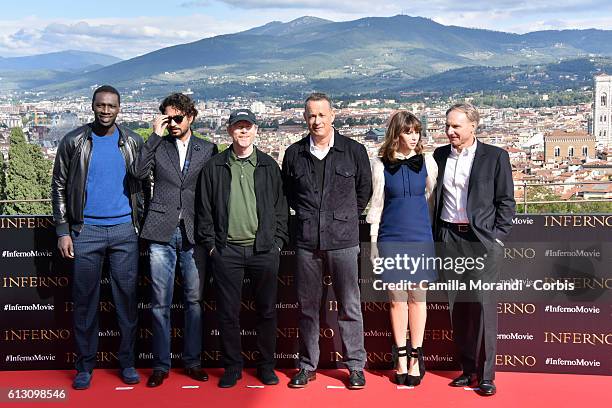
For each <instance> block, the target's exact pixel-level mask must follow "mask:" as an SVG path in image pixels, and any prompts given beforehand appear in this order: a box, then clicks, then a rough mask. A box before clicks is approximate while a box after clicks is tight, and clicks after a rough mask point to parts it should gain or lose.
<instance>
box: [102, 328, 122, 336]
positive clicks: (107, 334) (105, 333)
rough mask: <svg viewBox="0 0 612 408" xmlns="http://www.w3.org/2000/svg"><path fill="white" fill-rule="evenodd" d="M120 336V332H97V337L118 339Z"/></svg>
mask: <svg viewBox="0 0 612 408" xmlns="http://www.w3.org/2000/svg"><path fill="white" fill-rule="evenodd" d="M119 336H121V332H120V331H119V330H110V329H108V330H100V331H99V332H98V337H119Z"/></svg>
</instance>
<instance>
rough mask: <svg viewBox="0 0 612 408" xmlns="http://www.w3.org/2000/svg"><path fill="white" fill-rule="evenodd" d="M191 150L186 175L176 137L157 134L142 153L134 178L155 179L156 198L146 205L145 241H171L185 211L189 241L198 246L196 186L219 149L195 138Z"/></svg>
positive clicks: (152, 136) (191, 139) (136, 164)
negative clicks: (180, 161) (182, 168)
mask: <svg viewBox="0 0 612 408" xmlns="http://www.w3.org/2000/svg"><path fill="white" fill-rule="evenodd" d="M188 149H189V150H191V160H190V164H189V167H188V170H187V173H186V174H184V175H183V173H182V172H181V167H180V163H179V154H178V150H177V148H176V142H175V140H174V138H173V137H171V136H164V137H160V136H159V135H157V134H155V133H153V134H151V136H149V139H148V140H147V142H146V143H145V145H144V146H143V148H142V149H141V150H140V154H139V156H138V160H137V161H136V162H135V163H134V166H133V168H132V170H133V173H134V176H135V177H137V178H139V179H141V180H145V179H147V178H149V177H150V174H152V176H153V196H152V198H151V200H150V201H149V202H148V205H146V206H145V221H144V226H143V227H142V232H141V234H140V236H141V237H142V238H144V239H148V240H150V241H156V242H164V243H166V242H169V241H170V238H172V234H174V231H175V229H176V227H177V225H178V223H179V213H180V212H181V211H182V217H183V220H184V224H185V232H186V234H187V239H188V240H189V242H190V243H191V244H194V243H195V239H194V232H193V230H194V223H195V221H194V219H195V210H194V207H195V194H196V187H197V185H198V180H199V177H200V173H201V171H202V168H203V167H204V164H205V163H206V162H207V161H208V159H210V158H211V157H212V156H213V155H214V154H216V153H217V146H216V145H215V144H213V143H211V142H208V141H206V140H203V139H200V138H197V137H195V136H193V135H192V136H191V138H190V139H189V146H188ZM188 154H189V153H188ZM188 157H189V156H188Z"/></svg>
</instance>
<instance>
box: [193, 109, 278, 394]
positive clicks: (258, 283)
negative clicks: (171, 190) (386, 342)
mask: <svg viewBox="0 0 612 408" xmlns="http://www.w3.org/2000/svg"><path fill="white" fill-rule="evenodd" d="M227 132H228V134H229V135H230V137H231V139H232V144H231V146H230V147H229V148H228V149H227V150H225V151H224V152H222V153H220V154H218V155H217V156H214V157H213V158H212V159H211V160H210V161H209V162H208V163H207V164H206V166H205V167H204V170H203V172H202V177H201V181H200V183H201V184H200V191H201V195H200V199H199V200H198V202H197V240H198V241H199V242H200V243H202V244H203V245H204V248H205V249H206V251H207V252H208V254H209V255H210V257H211V261H212V267H213V275H214V279H215V291H216V297H217V320H218V323H219V332H220V337H219V338H220V342H221V351H222V354H223V366H224V368H225V373H224V374H223V376H222V377H221V379H220V380H219V387H221V388H229V387H233V386H234V385H236V382H237V381H238V380H239V379H240V378H242V366H243V359H242V356H241V350H242V347H241V342H240V304H241V303H240V299H241V297H242V282H243V279H244V277H245V275H246V276H247V277H249V279H250V285H251V289H252V293H253V296H254V300H255V306H256V313H257V324H256V328H257V347H258V351H259V354H260V358H259V361H258V362H257V377H258V378H259V379H260V381H261V382H262V383H264V384H267V385H274V384H278V381H279V380H278V377H277V376H276V374H275V373H274V366H275V360H274V351H275V349H276V308H275V307H276V289H277V274H278V265H279V256H280V250H281V248H282V247H283V245H284V244H285V243H286V242H287V239H288V230H287V229H288V227H287V222H288V207H287V200H286V198H285V195H284V193H283V186H282V180H281V173H280V169H279V167H278V164H277V163H276V162H275V161H274V159H273V158H272V157H270V156H268V155H267V154H265V153H263V152H262V151H260V150H258V149H257V148H256V147H255V146H254V145H253V142H254V140H255V137H256V136H257V120H256V118H255V115H254V114H253V112H251V111H250V110H248V109H237V110H235V111H233V112H232V113H231V114H230V117H229V120H228V122H227Z"/></svg>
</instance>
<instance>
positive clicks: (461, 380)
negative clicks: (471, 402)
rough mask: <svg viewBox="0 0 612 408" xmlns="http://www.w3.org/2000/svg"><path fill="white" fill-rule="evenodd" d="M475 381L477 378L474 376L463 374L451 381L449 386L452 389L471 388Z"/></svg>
mask: <svg viewBox="0 0 612 408" xmlns="http://www.w3.org/2000/svg"><path fill="white" fill-rule="evenodd" d="M475 381H476V376H475V375H474V374H466V373H463V374H461V375H460V376H459V377H457V378H455V379H454V380H453V381H451V382H450V384H448V385H450V386H451V387H469V386H470V385H471V384H472V383H474V382H475Z"/></svg>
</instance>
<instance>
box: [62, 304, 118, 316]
mask: <svg viewBox="0 0 612 408" xmlns="http://www.w3.org/2000/svg"><path fill="white" fill-rule="evenodd" d="M64 311H65V312H67V313H72V312H74V302H64ZM98 311H99V312H103V313H111V312H112V313H114V312H115V304H114V303H113V302H111V301H101V302H100V303H99V304H98Z"/></svg>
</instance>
